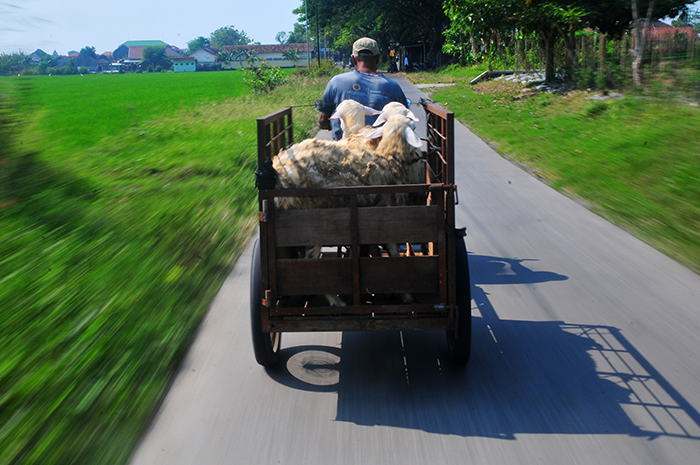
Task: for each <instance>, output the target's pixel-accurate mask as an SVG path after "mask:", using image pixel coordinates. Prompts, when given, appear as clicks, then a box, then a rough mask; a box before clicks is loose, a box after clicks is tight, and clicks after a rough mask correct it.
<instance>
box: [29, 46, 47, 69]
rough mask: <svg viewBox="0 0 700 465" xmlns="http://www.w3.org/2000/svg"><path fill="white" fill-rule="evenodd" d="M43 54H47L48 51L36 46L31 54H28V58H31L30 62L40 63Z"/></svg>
mask: <svg viewBox="0 0 700 465" xmlns="http://www.w3.org/2000/svg"><path fill="white" fill-rule="evenodd" d="M45 56H48V53H46V52H45V51H43V50H42V49H40V48H38V49H36V50H35V51H34V52H33V53H32V54H31V55H29V58H30V59H31V60H32V64H34V65H36V64H37V63H41V60H42V59H43V58H44V57H45Z"/></svg>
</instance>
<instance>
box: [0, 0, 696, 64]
mask: <svg viewBox="0 0 700 465" xmlns="http://www.w3.org/2000/svg"><path fill="white" fill-rule="evenodd" d="M300 5H301V0H228V1H224V0H207V1H205V2H202V3H201V4H200V3H198V2H196V1H183V0H171V1H170V2H166V1H163V0H159V1H157V0H116V1H113V0H0V52H4V53H15V52H20V51H21V52H25V53H32V52H34V50H36V49H38V48H40V49H42V50H43V51H45V52H46V53H53V51H54V50H56V51H57V52H58V53H59V54H61V55H64V54H67V53H68V52H69V51H71V50H75V51H80V49H81V48H83V47H88V46H89V47H95V49H96V51H97V53H103V52H108V51H109V52H111V51H114V50H115V49H116V48H117V47H119V46H120V45H121V44H123V43H124V42H126V41H128V40H162V41H164V42H166V43H168V44H170V45H175V46H177V47H180V48H187V42H189V41H191V40H192V39H195V38H197V37H199V36H204V37H209V35H210V34H211V33H212V32H214V31H215V30H216V29H218V28H220V27H224V26H233V27H235V28H236V29H238V30H239V31H241V30H242V31H244V32H245V33H246V34H247V35H248V37H250V38H251V39H253V40H254V41H258V42H260V43H262V44H274V43H277V42H276V41H275V35H277V33H278V32H280V31H291V30H292V29H293V28H294V23H295V22H296V20H297V16H296V15H294V14H293V13H292V10H294V9H295V8H297V7H299V6H300ZM693 9H695V10H698V9H700V2H696V3H695V5H694V7H693ZM667 22H670V20H668V19H667Z"/></svg>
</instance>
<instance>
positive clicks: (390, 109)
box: [372, 102, 418, 129]
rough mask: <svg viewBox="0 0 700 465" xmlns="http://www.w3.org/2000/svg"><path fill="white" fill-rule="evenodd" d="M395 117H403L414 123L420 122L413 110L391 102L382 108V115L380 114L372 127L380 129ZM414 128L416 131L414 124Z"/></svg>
mask: <svg viewBox="0 0 700 465" xmlns="http://www.w3.org/2000/svg"><path fill="white" fill-rule="evenodd" d="M394 115H403V116H406V117H407V118H408V119H410V120H411V121H413V122H414V123H417V122H418V118H417V117H416V115H415V114H413V112H412V111H411V109H410V108H407V107H406V106H405V105H404V104H403V103H400V102H389V103H387V104H386V105H384V108H382V111H381V113H379V116H378V117H377V119H376V120H375V121H374V124H372V126H374V127H378V126H380V125H381V124H382V123H385V122H386V121H387V120H388V119H389V118H391V117H392V116H394ZM412 127H413V129H415V128H416V125H415V124H414V125H413V126H412Z"/></svg>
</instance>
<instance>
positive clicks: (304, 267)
mask: <svg viewBox="0 0 700 465" xmlns="http://www.w3.org/2000/svg"><path fill="white" fill-rule="evenodd" d="M351 293H352V263H351V262H350V260H348V259H344V258H319V259H313V260H312V259H303V258H302V259H295V260H277V295H306V294H351Z"/></svg>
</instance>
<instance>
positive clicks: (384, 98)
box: [318, 70, 408, 140]
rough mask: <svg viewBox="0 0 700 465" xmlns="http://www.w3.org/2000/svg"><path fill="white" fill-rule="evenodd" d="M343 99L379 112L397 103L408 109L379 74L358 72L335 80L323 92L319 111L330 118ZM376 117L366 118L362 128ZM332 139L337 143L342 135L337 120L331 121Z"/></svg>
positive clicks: (395, 87) (397, 91)
mask: <svg viewBox="0 0 700 465" xmlns="http://www.w3.org/2000/svg"><path fill="white" fill-rule="evenodd" d="M346 99H353V100H356V101H358V102H360V103H361V104H363V105H366V106H368V107H371V108H374V109H375V110H381V109H382V108H384V105H386V104H387V103H389V102H400V103H402V104H404V105H406V106H408V102H407V101H406V96H405V95H404V93H403V90H401V86H399V85H398V84H397V83H396V82H394V81H392V80H391V79H387V78H386V77H384V76H383V75H379V74H367V73H361V72H359V71H357V70H356V71H352V72H349V73H343V74H339V75H337V76H334V77H333V78H332V79H331V80H330V82H329V83H328V85H327V86H326V90H325V91H324V92H323V97H322V98H321V105H320V106H319V107H318V110H319V111H321V112H323V113H326V114H327V115H332V114H333V112H334V111H335V107H336V106H337V105H338V104H339V103H340V102H342V101H343V100H346ZM376 119H377V116H366V117H365V124H370V125H371V124H372V123H374V121H375V120H376ZM331 127H332V129H331V130H332V131H333V138H334V139H336V140H337V139H340V138H341V137H342V135H343V131H342V130H341V129H340V121H339V120H331Z"/></svg>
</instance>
